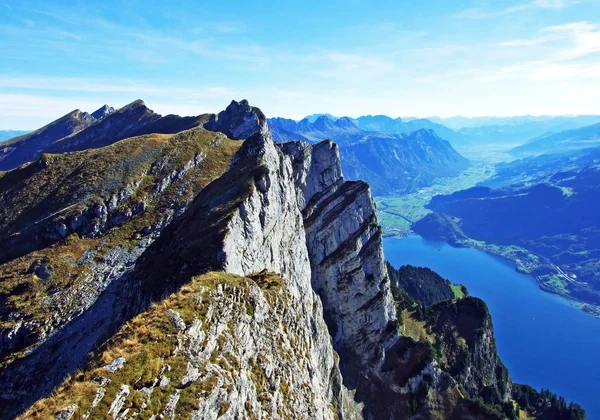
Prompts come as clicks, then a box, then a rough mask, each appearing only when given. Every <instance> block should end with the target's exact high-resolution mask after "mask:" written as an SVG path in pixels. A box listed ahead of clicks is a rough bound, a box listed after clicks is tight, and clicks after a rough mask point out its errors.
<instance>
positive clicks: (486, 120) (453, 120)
mask: <svg viewBox="0 0 600 420" xmlns="http://www.w3.org/2000/svg"><path fill="white" fill-rule="evenodd" d="M427 119H428V120H430V121H433V122H435V123H438V124H442V125H445V126H446V127H448V128H451V129H452V130H461V129H463V128H475V127H486V126H521V125H534V124H535V125H538V126H539V127H544V128H543V130H544V132H549V131H563V130H568V129H572V128H576V127H583V126H586V125H591V124H595V123H597V122H600V115H561V116H552V115H540V116H533V115H521V116H513V117H471V118H469V117H461V116H456V117H449V118H442V117H427ZM540 129H541V128H540Z"/></svg>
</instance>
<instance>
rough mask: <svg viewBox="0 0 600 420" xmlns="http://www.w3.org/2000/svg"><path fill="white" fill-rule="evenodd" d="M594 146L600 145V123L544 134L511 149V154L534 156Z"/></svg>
mask: <svg viewBox="0 0 600 420" xmlns="http://www.w3.org/2000/svg"><path fill="white" fill-rule="evenodd" d="M594 146H600V124H594V125H590V126H586V127H581V128H577V129H574V130H567V131H561V132H559V133H552V134H547V135H543V136H540V137H537V138H535V139H533V140H532V141H530V142H528V143H526V144H524V145H522V146H518V147H515V148H513V149H511V150H510V154H512V155H513V156H518V157H523V156H534V155H541V154H543V153H555V152H567V151H571V150H578V149H585V148H589V147H594Z"/></svg>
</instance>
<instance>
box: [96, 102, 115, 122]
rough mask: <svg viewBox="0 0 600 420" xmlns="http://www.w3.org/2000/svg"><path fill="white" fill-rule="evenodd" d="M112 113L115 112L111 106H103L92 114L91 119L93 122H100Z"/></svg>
mask: <svg viewBox="0 0 600 420" xmlns="http://www.w3.org/2000/svg"><path fill="white" fill-rule="evenodd" d="M113 112H115V109H114V108H113V107H112V106H108V105H103V106H101V107H100V108H98V109H97V110H95V111H94V112H92V117H93V118H94V119H95V120H100V119H102V118H104V117H106V116H107V115H108V114H112V113H113Z"/></svg>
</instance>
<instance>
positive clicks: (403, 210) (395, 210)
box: [375, 162, 495, 236]
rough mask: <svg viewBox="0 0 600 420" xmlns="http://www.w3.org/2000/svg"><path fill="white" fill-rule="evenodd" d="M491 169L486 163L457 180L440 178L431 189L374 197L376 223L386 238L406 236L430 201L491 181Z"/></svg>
mask: <svg viewBox="0 0 600 420" xmlns="http://www.w3.org/2000/svg"><path fill="white" fill-rule="evenodd" d="M494 174H495V170H494V166H493V165H492V164H489V163H486V162H476V163H475V164H474V165H473V166H471V167H470V168H469V169H466V170H465V171H463V172H462V173H461V174H460V175H458V176H456V177H449V178H440V179H438V181H437V183H436V184H434V185H432V186H431V187H427V188H422V189H420V190H419V191H417V192H414V193H411V194H406V195H401V196H378V197H375V201H376V203H377V210H378V211H379V214H378V219H379V223H380V224H381V225H382V227H383V234H384V235H385V236H406V235H408V234H410V233H411V232H412V231H411V229H410V226H411V225H412V224H413V223H414V222H416V221H417V220H419V219H421V218H422V217H423V216H425V215H426V214H427V213H430V212H431V210H428V209H426V208H425V206H426V205H427V203H429V201H430V200H431V197H433V196H434V195H438V194H452V193H453V192H455V191H460V190H464V189H467V188H471V187H473V186H475V185H477V184H478V183H480V182H482V181H485V180H486V179H488V178H491V177H492V176H493V175H494Z"/></svg>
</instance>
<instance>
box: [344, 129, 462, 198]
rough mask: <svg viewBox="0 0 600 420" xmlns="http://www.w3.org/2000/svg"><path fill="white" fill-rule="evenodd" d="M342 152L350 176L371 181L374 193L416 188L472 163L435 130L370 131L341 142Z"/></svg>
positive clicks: (410, 190)
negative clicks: (347, 142)
mask: <svg viewBox="0 0 600 420" xmlns="http://www.w3.org/2000/svg"><path fill="white" fill-rule="evenodd" d="M340 156H341V160H342V170H343V172H344V175H345V176H346V178H347V179H350V180H359V179H362V180H365V181H367V182H368V183H369V185H370V186H371V189H372V190H373V194H374V195H388V194H392V193H400V194H401V193H407V192H414V191H417V190H419V189H421V188H423V187H426V186H429V185H431V184H433V183H434V182H435V180H436V179H437V178H440V177H448V176H455V175H457V174H458V173H459V172H461V171H462V170H464V169H466V168H467V167H468V166H469V161H468V160H467V159H466V158H464V157H463V156H461V155H460V154H459V153H458V152H457V151H456V150H454V149H453V148H452V146H451V145H450V143H448V142H447V141H446V140H443V139H442V138H440V137H439V136H438V135H437V134H436V133H435V132H434V131H433V130H418V131H415V132H412V133H406V134H385V133H370V134H367V135H365V136H363V137H362V138H361V139H360V140H359V141H357V142H355V143H352V144H346V145H340Z"/></svg>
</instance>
